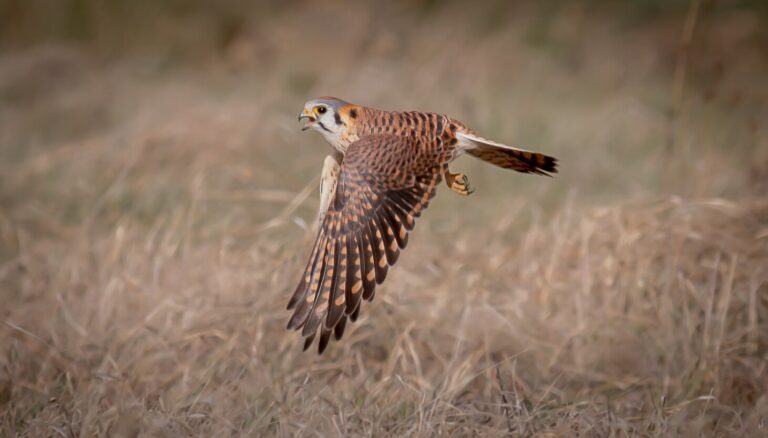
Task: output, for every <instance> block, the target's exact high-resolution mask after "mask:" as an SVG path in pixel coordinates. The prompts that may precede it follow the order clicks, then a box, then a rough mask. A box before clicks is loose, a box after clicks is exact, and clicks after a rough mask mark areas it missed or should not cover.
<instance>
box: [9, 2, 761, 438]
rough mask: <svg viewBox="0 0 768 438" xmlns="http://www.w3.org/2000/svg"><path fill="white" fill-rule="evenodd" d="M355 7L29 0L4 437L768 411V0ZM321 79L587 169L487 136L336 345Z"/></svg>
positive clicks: (616, 426)
mask: <svg viewBox="0 0 768 438" xmlns="http://www.w3.org/2000/svg"><path fill="white" fill-rule="evenodd" d="M138 3H141V2H137V4H138ZM327 3H328V2H318V3H312V2H308V3H300V2H287V3H286V4H285V5H283V6H277V5H271V6H267V5H260V6H257V7H253V6H252V5H251V6H250V7H246V6H247V4H243V3H242V2H237V1H232V2H223V3H222V4H225V5H227V6H217V7H211V6H205V5H204V4H201V3H199V2H191V3H190V4H191V5H192V6H189V8H190V9H189V10H181V8H182V6H179V5H178V4H176V5H175V6H174V7H168V10H166V9H165V8H163V7H160V6H151V5H150V4H144V5H143V6H141V7H138V6H135V7H131V6H125V5H123V6H120V5H119V4H114V5H112V6H99V5H101V3H100V2H92V1H88V0H81V1H74V0H73V1H68V2H59V3H57V6H55V7H51V8H49V9H45V10H42V9H41V8H40V7H39V5H38V7H37V9H35V6H30V7H29V8H28V9H25V8H24V7H19V8H15V9H14V8H11V7H10V6H8V5H7V4H6V3H1V2H0V5H1V6H2V7H3V8H5V9H2V10H0V12H2V11H5V12H6V13H5V14H2V13H0V15H1V16H4V17H6V18H4V20H6V21H5V22H3V23H2V25H0V29H3V30H2V31H0V37H2V38H3V39H2V40H0V41H2V45H1V47H3V50H2V51H0V299H2V301H3V305H2V306H0V318H2V321H3V322H2V325H0V435H3V436H14V435H20V436H81V435H82V436H86V435H87V436H91V435H99V436H102V435H103V436H134V435H142V436H213V435H236V436H272V435H276V436H295V435H299V436H314V435H318V436H334V435H345V436H350V435H351V436H354V435H369V436H425V435H426V436H429V435H451V436H454V435H456V436H463V435H482V436H508V435H513V436H534V435H536V436H577V435H578V436H701V435H705V436H761V435H764V434H766V433H768V432H766V431H768V396H766V395H765V394H766V392H768V383H766V382H768V197H766V190H767V189H768V183H766V181H768V125H766V124H765V122H764V121H765V120H767V119H768V83H766V81H765V77H766V74H768V52H766V46H765V43H764V42H765V41H766V40H767V39H766V37H767V35H766V30H765V29H768V26H765V23H766V16H765V10H764V8H762V9H761V7H759V6H754V7H753V6H751V4H750V2H733V3H728V4H721V3H724V2H721V3H714V2H707V1H702V2H697V1H693V2H690V4H689V2H683V1H681V2H660V3H658V4H656V3H654V2H648V4H656V7H655V8H654V7H650V6H649V7H648V8H647V9H646V8H642V7H639V6H633V7H624V8H623V9H617V8H616V7H613V8H611V7H610V5H609V4H608V3H605V2H599V1H596V2H579V3H562V4H561V3H558V2H551V1H550V2H540V3H532V4H531V5H528V6H525V5H520V4H514V5H508V4H507V2H494V3H491V2H488V3H483V4H480V5H479V6H478V7H477V8H473V9H472V10H466V9H464V7H465V5H464V4H463V3H461V2H451V3H448V4H441V3H434V2H417V3H400V2H392V3H389V4H387V5H384V6H382V5H374V4H372V3H371V4H368V3H365V2H359V3H354V4H346V5H342V4H337V3H332V2H330V4H327ZM667 3H669V4H671V5H672V6H663V5H666V4H667ZM758 3H759V2H758ZM758 3H756V4H758ZM151 4H154V3H151ZM170 4H175V3H173V2H171V3H170ZM659 5H662V6H659ZM49 6H50V5H49ZM374 6H377V7H378V9H374ZM153 8H154V9H153ZM61 17H64V18H61ZM116 17H117V18H116ZM118 18H119V19H118ZM46 26H49V27H50V28H51V29H53V30H49V29H48V27H46ZM690 27H692V29H691V30H686V29H688V28H690ZM30 29H32V30H30ZM193 30H194V31H193ZM316 95H334V96H337V97H341V98H344V99H347V100H350V101H353V102H356V103H360V104H364V105H371V106H376V107H380V108H387V109H403V110H406V109H418V110H428V111H439V112H445V113H448V114H451V115H452V116H454V117H456V118H458V119H460V120H462V121H464V122H465V123H467V124H468V125H469V126H471V127H472V128H473V129H475V130H476V131H478V132H479V133H481V134H482V135H483V136H485V137H488V138H492V139H496V140H498V141H502V142H505V143H510V144H515V145H519V146H522V147H530V148H534V149H536V150H539V151H541V152H544V153H547V154H551V155H554V156H556V157H558V158H559V159H560V168H561V173H560V174H558V175H556V176H555V177H554V178H546V177H540V176H530V175H522V174H516V173H513V172H508V171H504V170H501V169H496V168H492V167H491V166H488V165H485V164H483V163H480V162H477V161H473V160H472V159H471V158H463V159H461V160H460V161H459V162H458V163H457V164H458V165H457V167H456V168H457V169H460V170H461V171H462V172H465V173H466V174H467V175H468V176H469V178H470V180H471V181H472V184H473V187H474V188H475V189H476V192H475V193H474V194H473V195H471V196H469V197H461V196H456V195H455V194H454V193H452V192H451V191H450V190H449V189H448V188H446V187H444V186H442V185H441V187H440V189H439V191H438V196H437V197H436V198H435V200H434V201H433V202H432V204H431V205H430V208H429V209H428V210H427V211H426V212H425V214H424V216H423V217H422V218H421V219H420V220H419V222H418V223H417V226H416V229H415V231H414V233H413V235H412V236H411V239H410V242H409V245H408V248H407V249H406V250H405V251H404V252H403V254H402V255H401V257H400V260H399V262H398V265H397V266H396V267H394V268H393V269H392V270H391V271H390V274H389V276H388V279H387V281H386V283H385V284H384V285H382V286H380V287H379V288H378V289H377V294H376V297H375V300H374V301H373V303H365V304H364V308H363V311H362V317H361V319H360V320H359V321H358V322H357V323H356V324H353V325H351V326H348V327H347V333H346V334H345V337H344V339H343V340H342V341H341V342H338V343H337V342H332V343H331V345H330V346H329V348H328V350H327V351H326V352H325V354H323V355H322V356H318V355H317V354H316V352H315V351H308V352H302V351H301V344H302V342H301V337H300V335H299V334H298V333H294V332H288V331H286V330H285V325H286V323H287V321H288V317H289V315H290V313H289V312H287V311H286V310H285V306H286V304H287V300H288V298H289V296H290V294H291V292H292V289H293V287H295V284H296V283H297V282H298V276H299V275H300V273H301V269H302V268H303V263H304V262H305V259H306V257H307V256H308V252H309V250H310V245H311V232H312V230H311V226H312V223H313V220H314V218H315V215H316V209H317V206H318V197H319V196H318V189H317V184H318V176H319V172H320V168H321V166H322V162H323V158H324V157H325V155H327V154H328V153H330V151H331V150H330V148H329V146H327V145H326V144H325V143H324V141H323V140H322V139H321V138H320V136H318V135H316V134H315V133H311V132H304V133H302V132H301V131H300V124H299V123H298V122H296V115H297V114H298V112H299V111H300V110H301V108H302V107H303V104H304V102H305V101H306V100H309V99H311V98H312V97H315V96H316ZM454 171H456V170H454Z"/></svg>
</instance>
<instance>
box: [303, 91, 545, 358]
mask: <svg viewBox="0 0 768 438" xmlns="http://www.w3.org/2000/svg"><path fill="white" fill-rule="evenodd" d="M301 120H305V121H306V123H305V125H304V126H303V128H302V130H307V129H312V130H315V131H317V132H319V133H320V134H322V136H323V137H325V139H326V140H327V141H328V143H330V144H331V146H333V148H334V153H333V154H332V155H329V156H327V157H326V158H325V163H324V165H323V170H322V173H321V178H320V212H319V214H318V224H319V228H318V232H317V237H316V239H315V243H314V246H313V248H312V252H311V254H310V256H309V261H308V262H307V266H306V268H305V269H304V274H303V275H302V276H301V280H300V281H299V285H298V286H297V287H296V290H295V292H294V293H293V296H292V297H291V299H290V301H289V303H288V310H293V315H292V317H291V319H290V321H289V322H288V329H293V330H299V329H301V334H302V336H303V337H304V350H306V349H308V348H309V347H310V346H311V345H312V343H313V341H314V339H315V337H316V336H317V335H318V332H319V334H320V341H319V348H318V352H319V353H320V354H322V352H323V351H324V350H325V348H326V347H327V346H328V341H329V340H330V338H331V334H333V335H334V337H335V338H336V339H337V340H339V339H341V337H342V335H343V334H344V327H345V326H346V323H347V319H350V320H352V321H355V320H357V317H358V315H359V314H360V307H361V300H366V301H371V300H372V299H373V296H374V293H375V290H376V285H378V284H381V283H382V282H383V281H384V278H385V277H386V276H387V270H388V268H389V266H392V265H394V264H395V262H397V258H398V256H399V253H400V250H401V249H403V248H405V246H406V244H407V243H408V233H409V232H410V231H411V230H413V227H414V223H415V220H416V218H418V217H419V216H420V215H421V212H422V211H423V210H424V209H425V208H426V207H427V205H428V204H429V201H430V199H431V198H432V197H433V196H434V195H435V190H436V189H437V186H438V184H439V183H440V181H441V180H442V179H443V178H444V179H445V182H446V184H447V185H448V187H450V188H451V190H453V191H454V192H456V193H458V194H460V195H463V196H467V195H469V194H471V193H472V189H471V188H470V186H469V180H468V179H467V177H466V175H464V174H462V173H452V172H451V171H450V169H449V165H450V163H451V162H452V161H453V160H455V159H456V158H457V157H459V156H461V155H462V154H464V153H467V154H469V155H471V156H473V157H475V158H478V159H480V160H483V161H486V162H488V163H491V164H495V165H496V166H499V167H503V168H505V169H512V170H516V171H518V172H523V173H535V174H539V175H549V174H551V173H557V159H556V158H554V157H550V156H547V155H544V154H540V153H538V152H530V151H526V150H523V149H518V148H515V147H512V146H507V145H504V144H501V143H496V142H494V141H491V140H486V139H485V138H482V137H480V136H479V135H477V134H476V133H475V132H474V131H472V130H471V129H469V128H467V127H466V126H465V125H464V124H463V123H461V122H460V121H458V120H456V119H453V118H451V117H448V116H446V115H443V114H435V113H425V112H417V111H408V112H396V111H384V110H378V109H374V108H368V107H364V106H360V105H355V104H351V103H347V102H344V101H343V100H340V99H337V98H334V97H320V98H317V99H314V100H310V101H309V102H307V103H306V104H304V109H303V110H302V112H301V113H300V114H299V121H301Z"/></svg>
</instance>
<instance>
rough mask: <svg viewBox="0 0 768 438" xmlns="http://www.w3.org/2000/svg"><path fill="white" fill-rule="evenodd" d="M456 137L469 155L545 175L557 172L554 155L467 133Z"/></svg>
mask: <svg viewBox="0 0 768 438" xmlns="http://www.w3.org/2000/svg"><path fill="white" fill-rule="evenodd" d="M456 137H457V138H458V139H459V141H460V142H461V143H463V144H464V145H465V147H466V152H467V153H468V154H469V155H472V156H473V157H475V158H479V159H481V160H483V161H486V162H488V163H491V164H494V165H496V166H499V167H502V168H504V169H512V170H516V171H518V172H522V173H536V174H539V175H547V176H550V173H557V158H555V157H550V156H549V155H544V154H540V153H538V152H531V151H526V150H525V149H519V148H515V147H512V146H507V145H505V144H501V143H496V142H495V141H491V140H486V139H484V138H482V137H478V136H476V135H473V134H469V133H464V132H457V133H456Z"/></svg>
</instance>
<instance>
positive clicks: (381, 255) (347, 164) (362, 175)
mask: <svg viewBox="0 0 768 438" xmlns="http://www.w3.org/2000/svg"><path fill="white" fill-rule="evenodd" d="M426 151H427V148H424V147H423V145H421V144H419V143H418V140H417V139H415V138H413V137H410V138H405V137H398V136H393V135H371V136H367V137H364V138H361V139H360V140H358V141H357V142H355V143H353V144H351V145H350V146H349V148H348V149H347V152H346V155H345V157H344V160H343V161H342V163H341V174H340V176H339V181H338V186H337V188H336V193H335V195H334V197H333V199H332V201H331V202H330V205H329V207H328V212H327V214H326V216H325V218H324V220H323V222H322V226H321V227H320V230H319V231H318V235H317V238H316V240H315V244H314V247H313V249H312V252H311V254H310V257H309V262H308V263H307V267H306V268H305V270H304V274H303V275H302V278H301V280H300V281H299V284H298V286H297V287H296V290H295V292H294V293H293V296H292V297H291V299H290V301H289V303H288V309H289V310H293V315H292V317H291V319H290V321H289V322H288V329H293V330H299V329H301V334H302V336H304V338H305V342H304V349H305V350H306V349H307V348H309V347H310V345H312V343H313V341H314V339H315V337H316V336H317V335H318V333H319V335H320V341H319V347H318V352H319V353H322V352H323V351H324V350H325V348H326V346H327V345H328V341H329V340H330V337H331V334H334V336H335V338H336V339H337V340H338V339H340V338H341V337H342V335H343V333H344V328H345V326H346V323H347V319H348V318H349V319H351V320H352V321H355V320H356V319H357V316H358V315H359V311H360V305H361V300H362V299H364V300H367V301H370V300H372V299H373V296H374V293H375V289H376V285H377V284H381V283H382V282H383V281H384V279H385V278H386V275H387V270H388V267H389V266H392V265H394V264H395V262H396V261H397V259H398V256H399V253H400V250H401V249H403V248H405V246H406V244H407V243H408V232H410V231H411V230H412V229H413V227H414V223H415V218H417V217H419V215H420V214H421V212H422V211H423V210H424V209H425V208H426V207H427V205H428V204H429V200H430V199H431V198H432V197H433V196H434V194H435V189H436V187H437V185H438V184H439V182H440V179H441V175H442V168H441V163H439V162H437V161H438V160H436V159H435V157H433V156H432V155H431V154H429V153H427V152H426Z"/></svg>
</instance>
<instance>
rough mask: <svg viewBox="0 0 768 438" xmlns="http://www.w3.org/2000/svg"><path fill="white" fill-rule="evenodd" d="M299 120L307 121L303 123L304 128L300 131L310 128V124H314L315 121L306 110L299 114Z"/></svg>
mask: <svg viewBox="0 0 768 438" xmlns="http://www.w3.org/2000/svg"><path fill="white" fill-rule="evenodd" d="M301 119H307V123H305V124H304V126H302V127H301V130H302V131H306V130H307V129H309V128H310V127H311V126H312V124H313V123H315V121H316V120H317V119H315V116H313V115H312V114H311V113H310V112H309V111H307V109H306V108H304V111H302V112H300V113H299V121H301Z"/></svg>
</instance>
